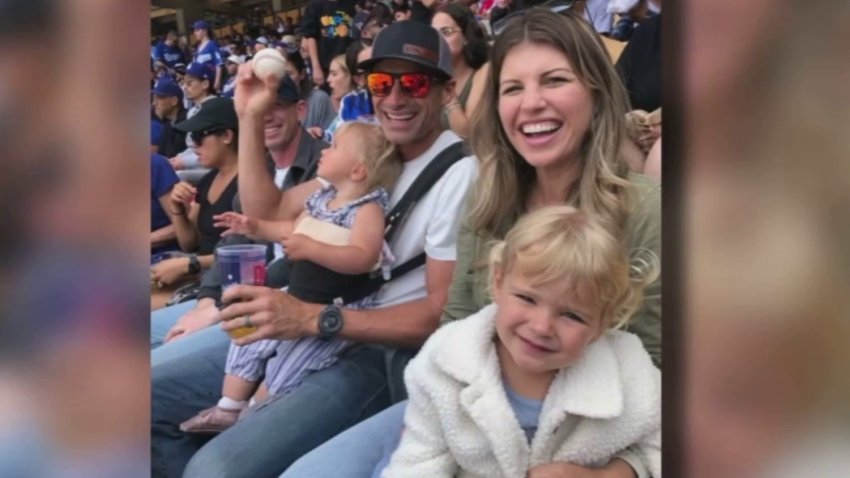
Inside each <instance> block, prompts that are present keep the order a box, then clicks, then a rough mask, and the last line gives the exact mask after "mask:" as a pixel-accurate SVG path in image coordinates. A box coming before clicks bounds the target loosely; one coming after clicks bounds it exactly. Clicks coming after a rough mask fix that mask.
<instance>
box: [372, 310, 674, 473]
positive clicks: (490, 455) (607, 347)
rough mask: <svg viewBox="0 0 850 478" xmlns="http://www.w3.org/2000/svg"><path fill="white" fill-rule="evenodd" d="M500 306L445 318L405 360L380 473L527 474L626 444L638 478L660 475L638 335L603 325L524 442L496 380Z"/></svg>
mask: <svg viewBox="0 0 850 478" xmlns="http://www.w3.org/2000/svg"><path fill="white" fill-rule="evenodd" d="M497 311H498V308H497V306H496V305H495V304H490V305H488V306H486V307H485V308H483V309H481V310H480V311H479V312H477V313H476V314H474V315H472V316H470V317H467V318H466V319H463V320H457V321H454V322H451V323H449V324H446V325H444V326H443V327H441V328H440V329H438V330H437V331H436V332H435V333H434V334H432V335H431V337H430V338H429V339H428V341H427V342H426V343H425V345H424V346H423V347H422V350H421V351H420V352H419V354H418V355H416V357H414V358H413V360H411V361H410V364H409V365H408V366H407V368H406V369H405V373H404V381H405V384H406V385H407V392H408V394H409V395H410V398H409V402H408V404H407V410H406V411H405V415H404V433H403V434H402V436H401V443H400V444H399V446H398V448H397V449H396V451H395V453H394V454H393V456H392V459H391V461H390V464H389V466H388V467H387V468H386V469H384V471H383V474H382V475H381V477H382V478H419V477H423V476H427V477H429V478H468V477H469V478H471V477H476V478H483V477H487V478H525V477H526V476H527V474H528V470H529V469H530V468H532V467H534V466H537V465H542V464H545V463H552V462H559V461H563V462H569V463H574V464H576V465H579V466H585V467H590V468H597V467H600V466H602V465H605V464H606V463H608V461H609V460H610V459H611V458H612V457H614V456H620V454H621V453H622V452H628V451H629V450H633V451H634V457H635V458H636V461H637V464H638V468H642V469H644V468H645V469H644V470H641V471H639V476H646V475H647V473H646V471H647V470H648V471H649V473H650V474H651V475H652V476H653V477H654V478H661V372H660V371H659V370H658V369H657V368H656V367H655V366H654V365H653V364H652V359H650V357H649V354H648V353H647V352H646V350H645V349H644V348H643V344H641V341H640V339H638V338H637V336H636V335H634V334H631V333H628V332H622V331H617V330H610V331H608V332H606V333H605V334H603V335H602V336H601V337H600V338H599V339H597V340H596V341H595V342H593V343H591V344H590V345H588V347H587V348H586V349H585V351H584V355H583V356H582V357H581V358H580V359H579V360H578V361H577V362H575V363H573V364H572V365H570V366H569V367H566V368H563V369H561V370H559V371H558V374H557V375H556V376H555V379H554V381H553V382H552V385H551V386H550V387H549V391H548V393H547V395H546V397H545V399H544V401H543V409H542V410H541V412H540V419H539V422H538V428H537V433H536V434H535V435H534V438H533V440H532V441H531V443H530V444H529V443H528V441H527V439H526V435H525V433H524V432H523V431H522V428H520V424H519V422H518V421H517V418H516V416H515V415H514V412H513V410H512V409H511V406H510V404H509V402H508V399H507V396H506V394H505V389H504V386H503V383H502V374H501V370H500V365H499V359H498V356H497V354H496V347H495V344H494V343H493V337H494V336H495V333H496V331H495V330H496V325H495V320H496V319H495V317H496V314H497ZM630 463H631V462H630Z"/></svg>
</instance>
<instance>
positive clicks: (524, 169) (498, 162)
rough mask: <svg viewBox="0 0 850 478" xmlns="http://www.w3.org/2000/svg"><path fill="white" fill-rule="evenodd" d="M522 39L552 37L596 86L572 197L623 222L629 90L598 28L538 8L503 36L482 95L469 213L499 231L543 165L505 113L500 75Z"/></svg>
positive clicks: (521, 205)
mask: <svg viewBox="0 0 850 478" xmlns="http://www.w3.org/2000/svg"><path fill="white" fill-rule="evenodd" d="M523 42H532V43H536V44H541V45H550V46H553V47H555V48H556V49H558V50H560V51H561V52H563V53H564V54H565V55H566V57H567V59H568V60H569V61H570V65H571V66H572V69H573V72H574V73H575V74H576V75H577V76H578V79H579V81H581V82H582V83H583V84H584V85H585V86H587V88H588V89H589V90H590V92H591V96H592V98H593V106H594V108H593V111H594V112H593V118H592V120H591V123H590V126H589V128H588V131H587V133H586V135H585V138H584V140H583V141H582V144H581V152H580V161H582V163H583V164H582V173H581V177H580V178H579V180H578V183H577V184H576V185H575V186H574V187H573V188H572V189H571V192H570V194H569V197H566V198H564V201H565V204H570V205H573V206H575V207H578V208H579V209H580V210H581V211H582V212H584V213H585V214H588V215H592V216H593V217H594V218H596V219H597V220H601V221H603V222H606V223H609V224H611V225H612V226H613V227H620V228H622V226H623V224H624V222H625V218H626V216H627V214H628V212H629V210H630V208H631V203H632V201H631V198H630V196H631V194H629V192H630V190H631V187H630V183H629V181H628V180H627V179H626V175H627V174H628V165H627V164H626V162H625V160H624V159H623V158H622V156H621V154H620V146H621V143H622V139H623V137H624V135H625V114H626V111H627V108H628V106H627V105H628V95H627V94H626V90H625V87H624V86H623V84H622V82H621V80H620V78H619V76H618V75H617V72H616V70H615V69H614V66H613V65H612V64H611V60H610V58H609V56H608V53H607V51H606V50H605V47H604V45H603V44H602V41H601V39H600V38H599V35H598V34H597V33H596V32H595V31H594V30H593V27H591V26H590V24H588V23H587V22H586V21H585V20H584V19H583V18H581V17H579V16H577V15H576V14H574V13H570V12H567V13H566V14H556V13H552V12H550V11H549V10H547V9H544V8H531V9H529V10H528V12H527V13H526V14H525V15H523V16H521V17H518V18H516V19H515V20H512V21H511V23H510V24H509V25H507V26H506V27H505V29H504V31H502V33H501V34H500V35H498V36H497V37H496V41H495V43H494V45H493V48H492V50H491V55H490V64H491V70H490V75H489V77H488V79H487V83H486V85H485V88H484V92H483V98H482V100H481V102H480V104H479V106H478V108H477V109H476V111H475V113H474V114H473V117H472V133H471V135H470V138H471V140H470V143H471V146H472V150H473V152H474V153H475V155H476V156H477V157H478V160H479V175H478V179H477V181H476V183H475V186H474V188H473V195H472V198H471V199H470V216H469V221H470V225H471V227H472V229H473V230H474V231H475V232H477V233H478V234H480V235H482V236H484V237H491V238H494V237H495V238H497V237H498V236H499V232H500V230H501V231H502V232H504V231H503V230H504V228H505V226H508V225H510V223H505V222H504V221H505V220H507V219H509V218H515V217H516V216H517V215H519V214H521V213H523V212H525V205H526V201H527V199H528V196H529V193H530V192H531V190H532V188H533V186H534V184H535V182H536V171H535V169H534V167H533V166H531V165H530V164H528V162H526V161H525V160H524V159H523V157H522V156H521V155H520V154H519V153H518V152H517V150H516V149H515V148H514V147H513V145H512V144H511V142H510V141H509V140H508V137H507V135H506V134H505V130H504V127H503V126H502V124H501V121H500V120H499V111H498V105H499V90H498V85H499V78H500V75H501V72H502V66H503V65H504V62H505V57H506V56H507V54H508V52H509V51H510V50H511V49H513V48H514V47H516V46H517V45H519V44H521V43H523Z"/></svg>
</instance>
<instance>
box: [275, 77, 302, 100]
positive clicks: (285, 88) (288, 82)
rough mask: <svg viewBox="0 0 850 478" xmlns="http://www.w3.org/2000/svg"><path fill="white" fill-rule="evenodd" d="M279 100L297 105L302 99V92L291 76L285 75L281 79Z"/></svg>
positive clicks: (278, 93) (278, 91) (278, 92)
mask: <svg viewBox="0 0 850 478" xmlns="http://www.w3.org/2000/svg"><path fill="white" fill-rule="evenodd" d="M277 99H279V100H281V101H288V102H291V103H296V102H298V101H299V100H300V99H301V92H300V91H299V88H298V85H296V84H295V81H293V80H292V78H291V77H290V76H289V75H283V78H281V79H280V85H278V87H277Z"/></svg>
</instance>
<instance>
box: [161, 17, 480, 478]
mask: <svg viewBox="0 0 850 478" xmlns="http://www.w3.org/2000/svg"><path fill="white" fill-rule="evenodd" d="M374 48H375V49H374V53H373V57H372V59H371V60H369V61H368V62H364V63H363V64H362V66H363V67H364V68H366V70H367V72H368V86H369V89H370V92H371V93H372V96H373V105H374V108H375V112H376V115H378V117H379V120H380V121H381V126H382V129H383V131H384V133H385V135H386V136H387V138H388V139H389V140H390V141H391V142H392V143H394V144H395V145H396V146H397V147H398V149H399V152H400V153H401V156H402V159H403V161H404V170H403V172H402V175H401V177H400V179H399V181H398V182H397V183H396V187H395V188H394V191H393V193H392V197H391V205H396V204H397V203H398V202H399V200H400V198H401V197H402V196H403V195H404V194H405V192H406V191H407V190H408V189H409V188H410V186H411V184H412V183H413V182H414V181H415V180H416V179H417V177H418V176H420V173H422V172H423V170H425V169H426V166H429V164H431V163H433V162H435V160H436V159H437V157H438V155H440V153H443V152H444V151H449V152H454V153H455V154H456V155H457V156H455V157H456V158H457V157H459V156H462V155H463V154H462V153H459V150H457V149H456V146H455V145H456V144H457V143H459V142H460V138H458V137H457V136H456V135H455V134H454V133H452V132H451V131H443V130H442V128H441V127H440V112H441V110H442V107H443V106H444V105H445V104H447V103H448V101H449V100H450V99H451V98H452V95H453V90H454V82H453V81H452V80H451V60H450V53H449V49H448V45H447V44H446V43H445V41H444V40H443V39H442V38H441V37H440V35H439V33H437V31H436V30H434V29H432V28H431V27H430V26H428V25H425V24H422V23H419V22H400V23H396V24H393V25H390V26H389V27H387V28H386V29H384V30H383V31H382V32H381V33H380V34H379V35H378V37H377V39H376V41H375V46H374ZM240 75H246V76H247V78H245V79H241V80H240V83H239V85H238V86H237V93H236V110H237V113H238V114H239V122H240V138H239V148H240V150H239V189H240V197H241V199H242V205H243V208H244V210H245V213H246V214H247V215H249V216H254V217H258V218H264V219H278V218H281V217H286V215H287V211H286V208H287V205H290V204H299V203H302V202H303V201H304V198H306V197H307V196H308V195H309V194H311V193H312V192H313V191H316V190H317V189H318V188H319V187H320V182H319V181H318V180H313V181H308V182H306V183H303V184H301V185H299V186H296V187H293V188H291V189H288V190H286V191H283V192H281V191H279V190H278V189H277V188H275V187H274V183H273V181H272V178H271V176H270V175H269V174H268V172H267V171H266V169H265V167H264V155H263V147H262V141H260V138H261V137H264V138H265V140H266V142H268V141H269V140H270V139H273V138H274V137H277V136H278V135H279V134H280V133H279V132H277V128H278V127H277V124H276V122H275V121H274V119H273V114H270V113H269V111H270V110H271V109H272V108H273V105H274V104H275V103H276V101H277V93H276V91H275V88H276V86H277V85H276V83H275V81H274V79H273V78H269V79H267V80H266V82H263V81H261V80H259V79H257V78H254V77H252V74H251V72H250V68H245V67H243V68H241V69H240ZM302 134H303V133H302ZM261 135H262V136H261ZM449 156H451V155H443V159H445V158H447V157H449ZM449 164H451V165H450V166H449V168H448V169H447V170H446V171H445V173H443V174H442V176H440V178H439V179H437V180H436V182H435V183H434V184H433V186H432V187H431V188H430V189H428V192H427V193H425V194H424V196H422V198H421V199H420V201H419V202H417V203H416V205H415V206H414V207H413V209H412V210H411V212H410V214H409V215H408V216H407V219H406V221H404V222H403V223H402V224H401V225H400V226H399V228H398V231H397V232H396V234H395V236H394V238H393V239H392V240H391V241H390V247H391V249H392V251H393V254H394V255H395V256H396V260H397V262H398V263H399V264H401V263H405V262H407V261H408V260H411V259H414V258H416V257H418V256H420V254H422V253H424V255H425V256H426V257H425V258H424V259H423V261H424V265H419V266H417V267H415V268H412V269H410V270H409V271H408V272H406V273H399V275H398V276H395V275H394V277H393V278H392V280H391V281H390V282H388V283H387V284H385V285H384V286H383V287H382V288H381V289H380V292H379V296H378V302H379V305H378V307H379V308H377V309H373V310H349V309H345V308H340V307H337V306H334V305H331V306H327V307H325V306H320V305H316V304H309V303H304V302H300V301H298V300H296V299H294V298H293V297H291V296H289V295H288V294H286V293H285V292H282V291H279V290H274V289H269V288H265V287H249V286H237V287H235V288H233V289H229V290H228V291H226V292H225V294H224V296H223V301H224V302H225V303H232V305H230V306H228V307H226V308H225V309H223V310H222V311H221V318H222V319H224V320H225V323H224V324H223V325H222V328H224V329H230V328H233V327H234V326H238V325H239V324H236V322H240V323H241V321H239V320H231V319H234V318H236V317H245V316H246V315H248V314H250V317H251V320H252V322H253V323H254V324H255V325H257V327H258V331H257V332H255V333H253V334H251V335H249V336H248V337H246V338H245V339H244V340H247V341H249V342H253V341H255V340H258V339H262V338H275V339H294V338H299V337H308V336H321V337H337V336H338V337H342V338H345V339H348V340H352V341H354V342H357V343H358V345H356V346H355V347H354V348H352V349H351V350H349V351H347V352H345V353H344V354H343V355H342V356H340V357H339V360H338V361H337V362H336V363H335V364H334V365H332V366H330V367H328V368H325V369H323V370H321V371H319V372H315V373H313V374H311V375H309V376H308V377H307V378H305V380H304V382H303V383H302V384H301V385H300V386H299V387H298V388H296V389H295V390H293V391H291V392H289V393H288V394H286V395H284V396H281V397H276V398H275V399H274V400H271V401H270V402H268V403H267V404H265V405H263V406H261V407H259V408H257V409H256V410H254V411H253V412H252V413H249V414H247V416H245V417H244V418H243V419H241V420H240V421H239V422H237V423H236V424H235V425H234V426H233V427H232V428H230V429H229V430H227V431H226V432H224V433H222V434H221V435H219V436H217V437H215V438H213V439H212V440H211V441H210V442H209V443H207V444H206V445H205V446H203V447H202V448H201V449H200V450H199V451H198V452H197V453H195V455H194V457H193V458H192V460H191V461H190V462H189V463H188V464H187V466H186V469H185V474H184V476H186V477H189V478H192V477H208V476H223V477H237V476H277V475H278V474H279V473H281V472H282V471H284V470H285V469H286V468H287V467H289V465H290V464H291V463H292V462H293V461H294V460H296V459H297V458H299V457H300V456H301V455H302V454H303V453H305V452H306V451H308V450H310V449H312V448H314V447H315V446H317V445H319V444H321V443H322V442H324V441H326V440H328V439H329V438H331V437H333V436H334V435H335V434H337V433H339V432H340V431H342V430H344V429H345V428H347V427H349V426H351V425H352V424H354V423H356V422H358V421H360V420H363V419H364V418H366V417H368V416H370V415H371V414H373V413H376V412H377V411H379V410H381V409H383V408H385V407H387V406H389V405H390V404H391V403H392V402H393V401H397V400H400V399H403V398H404V395H405V394H404V390H403V387H401V388H398V387H399V385H401V383H402V382H401V371H402V370H403V365H404V363H406V360H407V359H409V358H410V357H411V356H412V355H413V354H414V353H415V349H416V348H418V347H419V346H421V344H422V343H423V342H424V341H425V340H426V339H427V338H428V336H429V335H430V334H431V332H433V331H434V330H435V329H436V327H437V324H438V321H439V317H440V313H441V311H442V309H443V306H444V304H445V302H446V299H447V295H448V287H449V284H450V283H451V278H452V273H453V271H454V264H455V260H456V256H455V254H456V241H457V230H458V223H459V220H460V217H461V211H462V210H463V207H464V206H463V202H464V198H465V196H466V193H467V191H468V189H469V187H470V185H471V183H472V180H473V178H474V175H475V170H476V169H475V168H476V166H475V161H474V159H473V158H471V157H465V158H462V159H458V160H457V162H454V163H449ZM240 300H241V301H243V302H242V303H235V302H238V301H240ZM240 343H242V342H240ZM226 353H227V347H226V346H223V347H221V348H220V349H219V350H212V349H206V350H204V351H203V353H201V352H198V353H196V354H191V355H188V356H183V357H181V360H180V365H179V367H182V368H183V370H184V373H183V374H182V375H181V374H177V373H175V374H174V375H172V383H171V384H170V390H168V394H167V395H168V396H170V397H171V399H170V401H164V402H162V403H160V401H159V399H158V397H159V396H164V395H166V394H165V393H162V392H159V391H158V390H157V383H156V382H155V383H154V409H155V410H161V409H169V408H171V407H172V406H173V407H177V409H175V411H173V412H172V414H173V415H174V416H173V417H169V418H168V421H167V423H165V422H164V420H163V418H162V416H161V415H162V413H160V416H159V418H155V422H154V423H155V425H156V426H157V429H158V433H159V436H158V435H155V442H158V443H160V445H159V446H161V447H162V448H165V446H164V444H163V443H162V440H164V439H165V438H167V437H162V436H161V435H167V436H170V437H175V436H176V437H180V435H179V433H177V432H176V430H177V425H178V424H179V423H180V422H179V419H181V418H182V419H185V418H188V417H189V416H190V415H191V413H197V412H198V411H200V410H202V409H204V408H207V407H209V406H211V405H213V404H214V401H215V397H216V396H217V395H216V394H217V393H218V391H219V388H220V385H221V374H220V373H219V374H217V376H216V374H215V373H208V372H207V373H205V372H203V370H209V367H210V364H211V363H216V364H218V363H219V362H221V364H222V365H223V363H224V357H225V355H226ZM213 357H214V358H213ZM211 358H212V360H213V362H211V361H210V360H211ZM388 364H389V365H390V367H389V368H388V366H387V365H388ZM168 366H169V367H178V365H171V363H169V364H168ZM217 366H218V365H216V367H217ZM159 373H160V371H159V370H157V369H156V367H154V372H153V375H154V377H156V376H157V375H158V374H159ZM221 373H223V367H222V370H221ZM155 380H156V379H155ZM178 410H179V411H178ZM189 412H191V413H189ZM183 414H186V415H185V417H183ZM178 415H179V416H178ZM168 445H170V448H169V449H171V450H174V449H175V447H180V452H181V453H187V452H189V450H190V449H191V447H193V446H197V442H196V441H190V440H189V439H184V438H172V441H171V443H169V444H168ZM228 457H244V458H245V459H231V458H228ZM172 458H174V457H172ZM344 474H345V472H344V471H341V475H340V476H344ZM175 476H176V475H175Z"/></svg>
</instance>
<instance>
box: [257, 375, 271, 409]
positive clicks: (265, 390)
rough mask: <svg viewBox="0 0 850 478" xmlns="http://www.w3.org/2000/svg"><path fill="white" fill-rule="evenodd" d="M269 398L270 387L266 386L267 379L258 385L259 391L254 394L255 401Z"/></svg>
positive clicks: (258, 401)
mask: <svg viewBox="0 0 850 478" xmlns="http://www.w3.org/2000/svg"><path fill="white" fill-rule="evenodd" d="M267 398H269V387H268V386H266V382H265V380H264V381H263V382H262V383H260V386H259V387H257V393H255V394H254V403H260V402H262V401H263V400H265V399H267Z"/></svg>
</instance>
